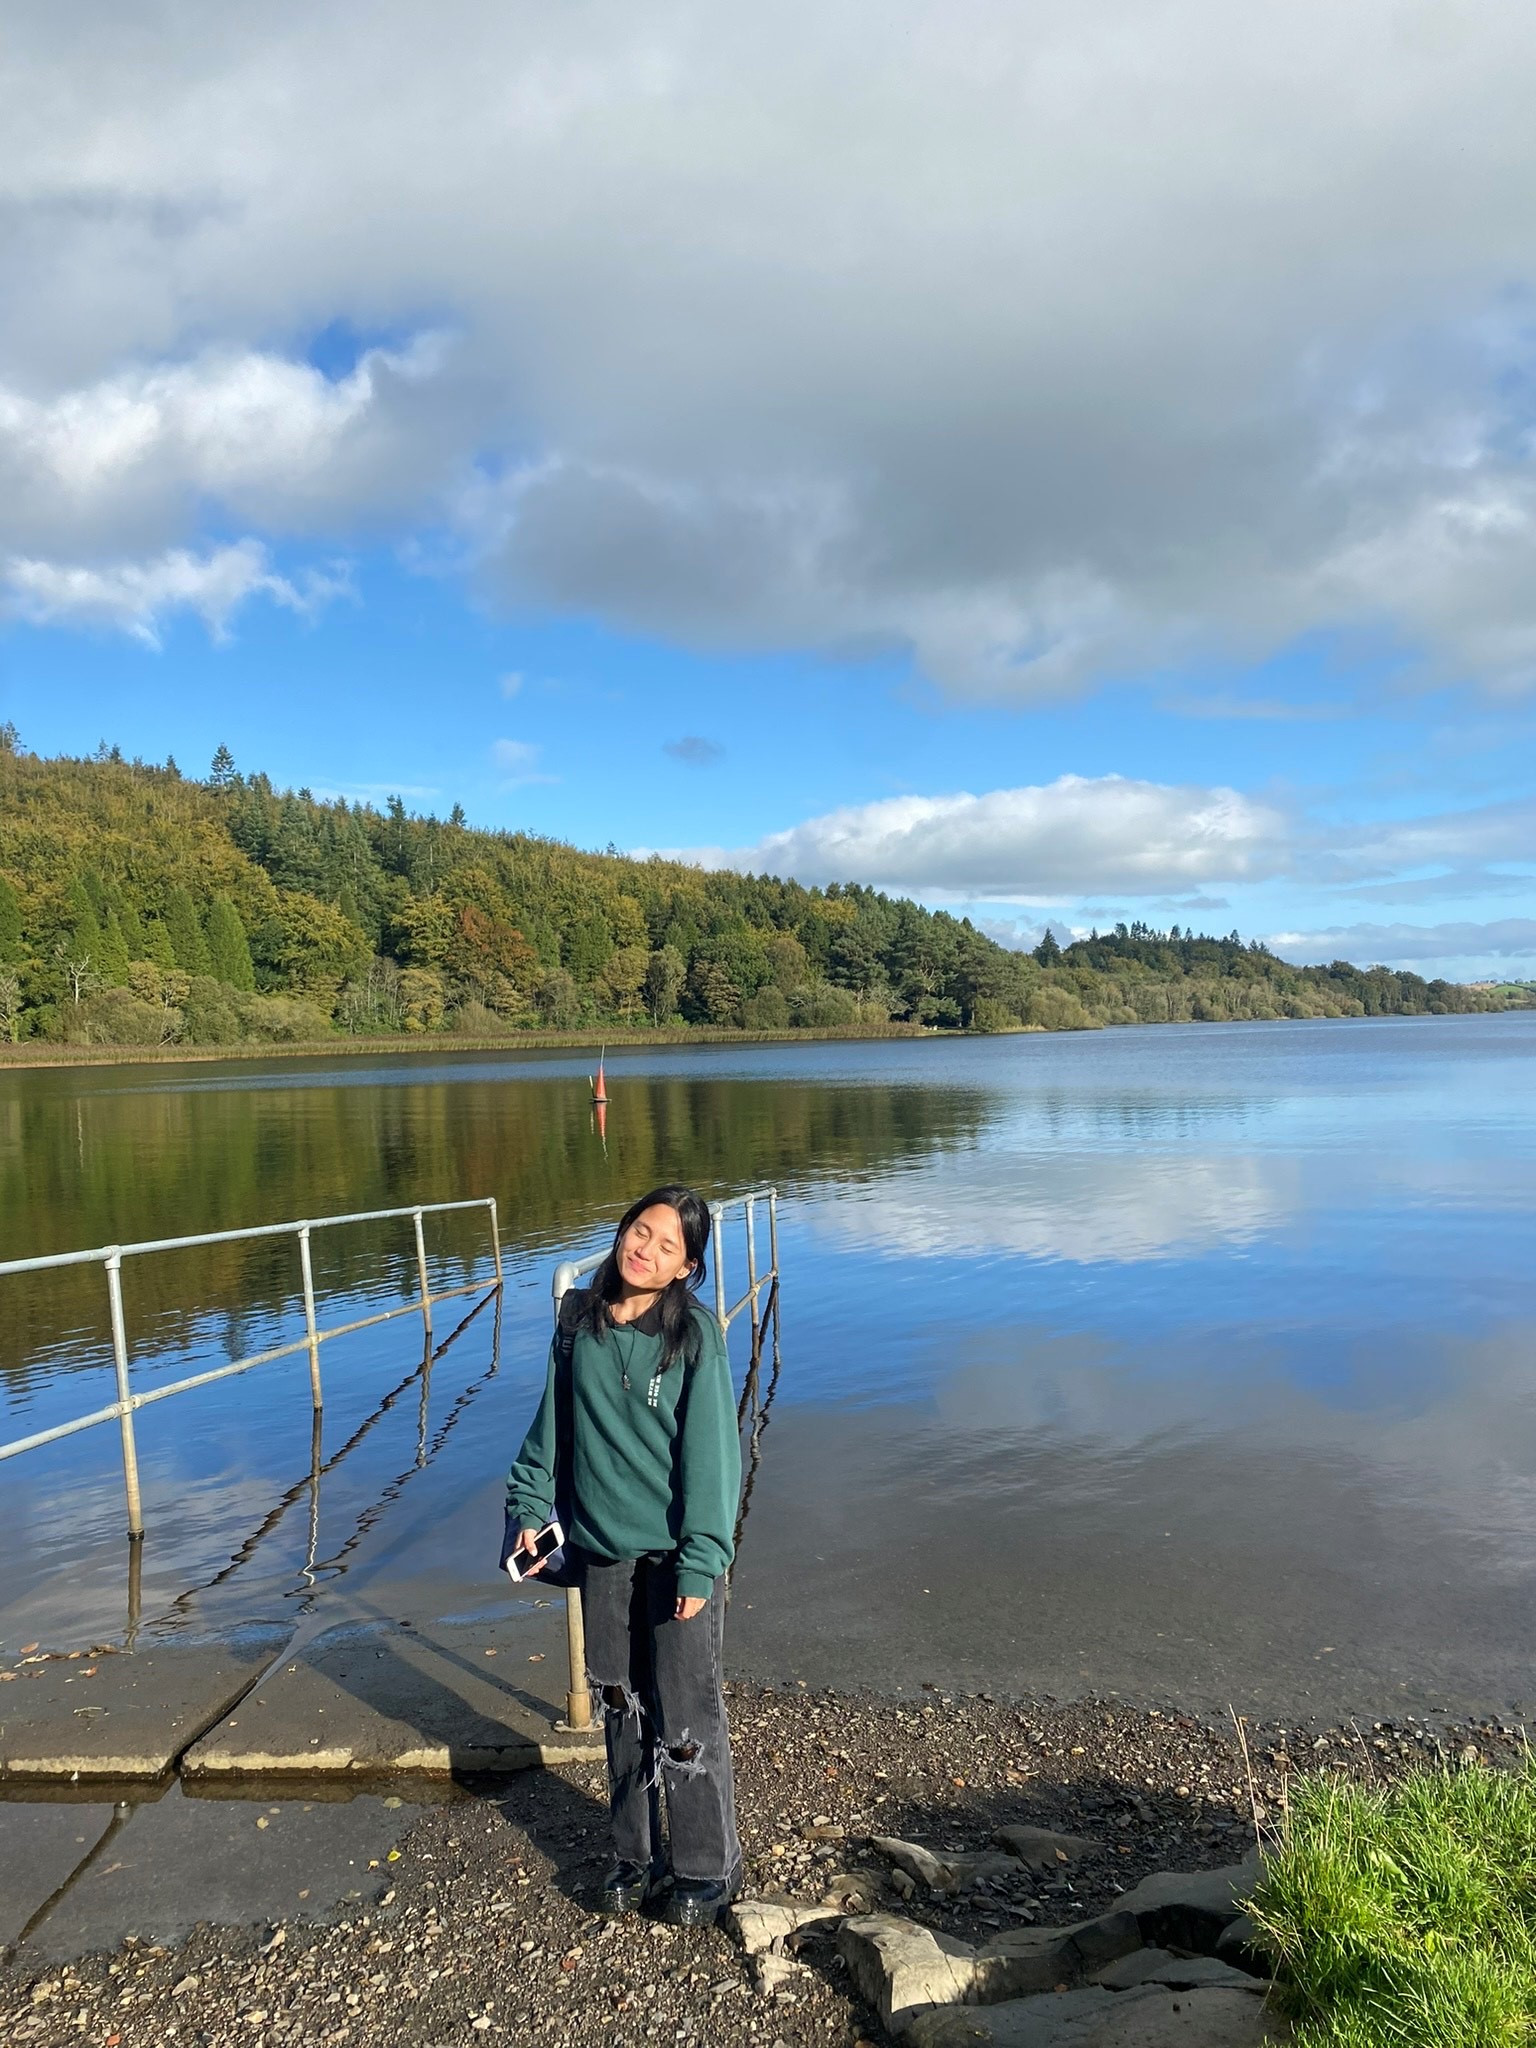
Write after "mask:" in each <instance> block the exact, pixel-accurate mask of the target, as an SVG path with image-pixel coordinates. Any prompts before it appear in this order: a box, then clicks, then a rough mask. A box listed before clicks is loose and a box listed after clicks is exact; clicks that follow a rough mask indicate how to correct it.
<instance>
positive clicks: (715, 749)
mask: <svg viewBox="0 0 1536 2048" xmlns="http://www.w3.org/2000/svg"><path fill="white" fill-rule="evenodd" d="M661 751H662V752H663V753H664V754H670V755H671V756H672V759H673V760H674V761H681V762H682V763H683V765H684V767H686V768H713V767H714V765H715V763H716V762H717V761H723V760H724V759H725V749H724V747H722V746H721V744H720V742H719V741H718V740H706V739H703V738H701V737H700V735H699V734H698V733H686V734H685V735H684V736H683V738H682V739H680V740H664V741H663V742H662V747H661Z"/></svg>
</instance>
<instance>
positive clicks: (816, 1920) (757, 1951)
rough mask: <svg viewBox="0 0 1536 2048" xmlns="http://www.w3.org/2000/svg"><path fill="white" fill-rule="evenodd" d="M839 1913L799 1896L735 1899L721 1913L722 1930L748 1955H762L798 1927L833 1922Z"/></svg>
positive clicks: (778, 1947) (797, 1929)
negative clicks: (723, 1928) (724, 1914)
mask: <svg viewBox="0 0 1536 2048" xmlns="http://www.w3.org/2000/svg"><path fill="white" fill-rule="evenodd" d="M838 1917H839V1915H838V1913H837V1912H829V1911H828V1909H827V1908H826V1907H825V1906H824V1905H822V1906H811V1905H807V1904H805V1903H804V1901H803V1900H800V1899H784V1898H768V1899H738V1900H737V1901H736V1903H735V1904H734V1905H733V1906H732V1907H731V1908H730V1910H729V1912H727V1914H726V1916H725V1931H726V1933H727V1934H729V1935H730V1936H731V1938H732V1940H733V1941H736V1942H739V1943H740V1945H741V1947H742V1948H744V1949H745V1950H746V1952H747V1954H748V1955H749V1956H765V1955H767V1954H769V1953H770V1951H772V1950H774V1949H779V1950H782V1949H783V1946H784V1943H785V1942H786V1941H787V1940H788V1938H789V1936H790V1935H792V1934H797V1933H798V1932H799V1931H800V1929H801V1928H802V1927H816V1926H821V1927H827V1928H830V1927H832V1926H834V1925H835V1924H836V1922H837V1919H838Z"/></svg>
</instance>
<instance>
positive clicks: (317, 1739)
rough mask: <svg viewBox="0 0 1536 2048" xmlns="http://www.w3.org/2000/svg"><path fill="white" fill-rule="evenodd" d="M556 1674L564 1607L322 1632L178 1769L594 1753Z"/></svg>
mask: <svg viewBox="0 0 1536 2048" xmlns="http://www.w3.org/2000/svg"><path fill="white" fill-rule="evenodd" d="M566 1673H567V1665H566V1650H565V1615H564V1609H563V1605H562V1604H560V1603H555V1604H553V1605H551V1606H549V1607H547V1608H542V1609H540V1608H531V1607H527V1606H520V1607H518V1608H515V1609H513V1610H512V1611H511V1612H510V1613H508V1612H502V1613H499V1614H496V1615H494V1616H491V1617H489V1618H487V1619H485V1620H479V1619H473V1618H468V1619H463V1620H450V1621H443V1622H433V1623H426V1622H423V1623H422V1624H421V1625H420V1626H419V1627H414V1628H413V1627H409V1626H406V1625H404V1624H402V1623H397V1622H378V1623H361V1624H347V1625H343V1626H341V1627H337V1628H332V1629H327V1630H326V1631H325V1633H324V1634H323V1635H319V1636H316V1637H315V1638H314V1639H313V1641H311V1642H310V1643H308V1644H307V1645H306V1646H305V1648H304V1649H303V1650H302V1651H300V1652H299V1653H298V1654H297V1655H296V1656H295V1657H294V1659H293V1661H292V1662H290V1663H286V1664H283V1665H281V1666H280V1667H279V1668H278V1669H277V1671H275V1672H274V1673H273V1675H272V1676H271V1677H270V1678H269V1679H267V1681H266V1682H265V1684H263V1686H262V1687H261V1690H260V1692H259V1694H257V1695H253V1696H252V1697H251V1698H248V1699H246V1700H244V1701H242V1702H241V1705H240V1708H239V1711H238V1712H237V1713H234V1714H231V1715H230V1716H229V1717H228V1719H226V1720H224V1721H222V1722H221V1723H220V1724H219V1726H218V1727H216V1728H214V1729H213V1730H212V1731H211V1732H210V1733H209V1734H208V1735H206V1736H205V1737H204V1738H203V1740H202V1741H201V1742H198V1743H196V1744H195V1745H194V1746H193V1747H192V1749H191V1750H190V1751H189V1752H188V1754H187V1757H186V1759H185V1762H184V1764H183V1766H182V1769H183V1774H184V1775H185V1776H187V1777H188V1778H192V1779H206V1778H211V1777H215V1776H225V1777H258V1776H283V1777H287V1776H296V1775H301V1774H302V1775H319V1776H325V1775H330V1776H336V1775H344V1776H353V1775H357V1776H365V1775H383V1774H390V1773H395V1772H404V1771H409V1772H425V1773H430V1774H433V1775H447V1774H449V1773H452V1772H466V1771H517V1770H527V1769H529V1768H532V1767H534V1766H537V1765H539V1764H559V1763H575V1762H578V1761H582V1760H585V1759H588V1758H592V1757H600V1756H601V1755H602V1753H603V1737H602V1729H601V1727H600V1726H599V1727H596V1728H593V1729H591V1730H584V1731H582V1732H580V1733H578V1732H576V1731H574V1730H571V1729H567V1728H564V1727H562V1726H561V1725H560V1724H561V1721H562V1718H563V1716H564V1712H565V1685H566Z"/></svg>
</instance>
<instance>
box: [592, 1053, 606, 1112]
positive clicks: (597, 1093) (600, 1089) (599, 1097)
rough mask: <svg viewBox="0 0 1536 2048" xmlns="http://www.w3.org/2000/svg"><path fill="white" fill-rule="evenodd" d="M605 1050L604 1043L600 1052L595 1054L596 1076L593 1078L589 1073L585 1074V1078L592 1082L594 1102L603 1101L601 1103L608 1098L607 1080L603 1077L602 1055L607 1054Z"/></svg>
mask: <svg viewBox="0 0 1536 2048" xmlns="http://www.w3.org/2000/svg"><path fill="white" fill-rule="evenodd" d="M607 1051H608V1048H607V1046H606V1045H605V1046H604V1047H603V1049H602V1051H601V1052H600V1053H599V1054H598V1056H597V1077H596V1079H595V1080H594V1079H593V1077H592V1076H591V1075H590V1074H589V1075H588V1076H587V1079H588V1080H589V1081H591V1082H592V1100H593V1101H594V1102H603V1103H606V1102H607V1100H608V1083H607V1081H606V1080H605V1079H604V1078H603V1060H604V1057H605V1056H606V1054H607Z"/></svg>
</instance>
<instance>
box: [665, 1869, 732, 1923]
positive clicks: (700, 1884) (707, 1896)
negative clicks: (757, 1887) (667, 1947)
mask: <svg viewBox="0 0 1536 2048" xmlns="http://www.w3.org/2000/svg"><path fill="white" fill-rule="evenodd" d="M740 1895H741V1880H740V1878H725V1877H716V1878H703V1877H674V1878H673V1880H672V1882H671V1884H670V1885H669V1886H668V1888H667V1890H666V1892H665V1893H664V1895H663V1897H662V1901H661V1917H662V1919H663V1920H665V1921H666V1922H667V1924H668V1925H669V1926H671V1927H714V1926H716V1925H718V1923H719V1920H720V1917H721V1915H722V1914H723V1913H724V1911H725V1909H726V1907H727V1906H728V1905H729V1904H730V1903H731V1901H732V1900H733V1899H735V1898H739V1897H740Z"/></svg>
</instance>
